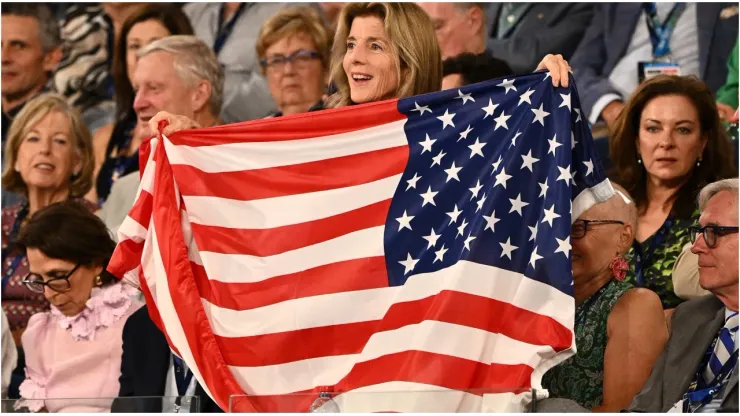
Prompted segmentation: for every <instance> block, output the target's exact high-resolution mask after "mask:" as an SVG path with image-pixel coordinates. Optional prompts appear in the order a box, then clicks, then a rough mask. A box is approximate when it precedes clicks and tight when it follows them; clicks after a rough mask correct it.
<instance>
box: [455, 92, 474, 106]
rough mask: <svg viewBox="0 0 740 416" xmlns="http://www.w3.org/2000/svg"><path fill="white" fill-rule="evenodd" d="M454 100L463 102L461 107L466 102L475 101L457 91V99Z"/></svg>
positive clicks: (468, 95) (470, 96) (471, 97)
mask: <svg viewBox="0 0 740 416" xmlns="http://www.w3.org/2000/svg"><path fill="white" fill-rule="evenodd" d="M455 99H456V100H463V105H465V103H467V102H468V101H472V102H475V99H474V98H473V96H472V95H470V94H463V93H462V91H461V90H457V97H455Z"/></svg>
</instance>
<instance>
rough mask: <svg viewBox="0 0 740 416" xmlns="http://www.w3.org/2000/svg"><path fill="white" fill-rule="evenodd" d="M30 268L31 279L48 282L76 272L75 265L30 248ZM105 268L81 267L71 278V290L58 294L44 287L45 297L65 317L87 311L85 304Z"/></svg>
mask: <svg viewBox="0 0 740 416" xmlns="http://www.w3.org/2000/svg"><path fill="white" fill-rule="evenodd" d="M26 256H27V257H28V267H29V269H30V271H31V273H32V274H33V276H32V277H29V278H30V279H34V280H38V279H40V280H43V281H44V282H48V281H49V280H51V279H54V278H58V277H62V276H66V275H67V274H69V272H71V271H72V270H74V268H75V264H74V263H72V262H70V261H67V260H60V259H52V258H50V257H47V256H46V255H45V254H44V253H43V252H42V251H41V250H39V249H36V248H28V249H27V250H26ZM102 270H103V268H102V267H100V266H98V267H86V266H80V267H78V268H77V270H75V271H74V273H72V275H71V276H69V285H70V287H69V289H68V290H65V291H63V292H57V291H54V290H52V289H50V288H49V287H48V286H45V287H44V297H45V298H46V299H47V300H48V301H49V303H51V304H52V305H54V307H55V308H57V309H59V311H60V312H61V313H62V314H64V315H65V316H75V315H77V314H79V313H80V312H82V310H83V309H85V303H86V302H87V300H88V299H90V294H91V293H92V289H93V286H94V285H95V278H96V276H98V275H99V274H100V273H101V272H102Z"/></svg>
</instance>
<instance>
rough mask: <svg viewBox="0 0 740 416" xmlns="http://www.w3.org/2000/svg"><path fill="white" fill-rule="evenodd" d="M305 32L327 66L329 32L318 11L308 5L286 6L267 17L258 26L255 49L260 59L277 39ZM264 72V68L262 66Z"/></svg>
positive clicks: (329, 50) (263, 57)
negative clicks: (258, 31) (260, 25)
mask: <svg viewBox="0 0 740 416" xmlns="http://www.w3.org/2000/svg"><path fill="white" fill-rule="evenodd" d="M299 33H305V34H306V35H308V37H309V38H311V41H313V43H314V44H315V45H316V51H317V52H318V53H319V57H320V58H321V64H322V65H323V66H324V68H328V67H329V54H330V53H331V34H330V32H329V30H328V29H327V28H326V26H324V22H323V21H322V20H321V17H320V16H319V14H318V12H316V10H314V9H312V8H310V7H288V8H285V9H281V10H280V11H279V12H277V13H276V14H275V15H273V16H272V17H270V18H269V19H267V21H265V23H264V24H263V25H262V27H261V28H260V33H259V36H258V38H257V44H256V46H255V49H256V50H257V56H258V57H259V59H260V61H261V60H263V59H265V54H266V53H267V49H268V48H269V47H270V46H272V45H273V44H275V43H277V42H278V41H279V40H281V39H284V38H287V37H289V36H295V35H296V34H299ZM262 73H263V74H264V73H265V68H264V67H263V68H262Z"/></svg>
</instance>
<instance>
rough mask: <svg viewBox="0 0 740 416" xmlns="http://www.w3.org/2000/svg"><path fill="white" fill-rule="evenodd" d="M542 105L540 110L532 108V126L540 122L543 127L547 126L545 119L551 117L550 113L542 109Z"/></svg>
mask: <svg viewBox="0 0 740 416" xmlns="http://www.w3.org/2000/svg"><path fill="white" fill-rule="evenodd" d="M542 106H543V105H542V104H540V108H532V109H530V110H532V112H533V113H534V120H532V124H534V123H536V122H538V121H539V122H540V124H542V127H544V126H545V117H547V116H549V115H550V113H548V112H547V111H545V110H543V109H542Z"/></svg>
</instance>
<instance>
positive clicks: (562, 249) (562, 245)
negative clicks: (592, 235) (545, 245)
mask: <svg viewBox="0 0 740 416" xmlns="http://www.w3.org/2000/svg"><path fill="white" fill-rule="evenodd" d="M555 240H557V242H558V248H557V250H555V253H563V255H565V258H568V256H570V249H571V247H570V236H568V237H565V240H561V239H559V238H557V237H555Z"/></svg>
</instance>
